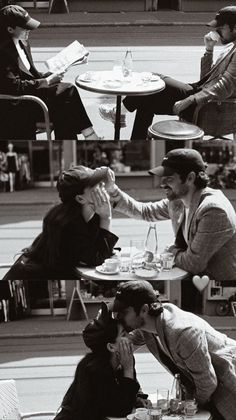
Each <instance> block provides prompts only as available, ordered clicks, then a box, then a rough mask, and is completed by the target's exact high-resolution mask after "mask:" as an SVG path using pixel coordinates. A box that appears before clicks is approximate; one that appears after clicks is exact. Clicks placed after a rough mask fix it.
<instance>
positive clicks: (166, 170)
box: [148, 166, 176, 177]
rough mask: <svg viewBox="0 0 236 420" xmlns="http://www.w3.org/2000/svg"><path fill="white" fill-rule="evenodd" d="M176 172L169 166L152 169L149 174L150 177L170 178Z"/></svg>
mask: <svg viewBox="0 0 236 420" xmlns="http://www.w3.org/2000/svg"><path fill="white" fill-rule="evenodd" d="M175 172H176V171H175V170H174V169H172V168H170V167H169V166H157V167H156V168H153V169H150V170H149V171H148V173H149V174H150V175H155V176H159V177H162V176H170V175H173V174H174V173H175Z"/></svg>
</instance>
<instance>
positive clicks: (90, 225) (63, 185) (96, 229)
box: [4, 166, 118, 280]
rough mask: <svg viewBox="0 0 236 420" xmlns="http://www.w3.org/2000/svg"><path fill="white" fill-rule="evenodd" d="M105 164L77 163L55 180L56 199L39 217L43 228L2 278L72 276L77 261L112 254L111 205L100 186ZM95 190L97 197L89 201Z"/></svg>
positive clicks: (98, 261) (93, 260)
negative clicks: (84, 164) (93, 165)
mask: <svg viewBox="0 0 236 420" xmlns="http://www.w3.org/2000/svg"><path fill="white" fill-rule="evenodd" d="M108 170H109V169H108V168H107V167H101V168H97V169H94V170H93V169H90V168H87V167H85V166H77V167H74V168H72V169H69V170H68V171H64V172H62V174H61V175H60V176H59V179H58V182H57V189H58V192H59V196H60V199H61V203H60V204H57V205H56V206H54V207H53V208H52V209H51V210H49V212H48V213H47V215H46V216H45V218H44V220H43V229H42V232H41V233H40V234H39V236H38V237H37V238H36V239H35V240H34V242H33V243H32V245H31V246H30V247H29V248H26V249H24V250H23V254H22V255H21V256H20V258H19V259H18V260H17V261H16V262H15V263H14V264H13V266H12V267H11V269H10V270H9V271H8V273H7V274H6V275H5V277H4V280H27V279H29V280H34V279H37V280H39V279H47V280H48V279H65V280H66V279H69V280H72V279H75V278H78V277H77V274H76V266H77V265H81V264H82V265H88V266H96V265H100V264H102V263H103V262H104V260H105V259H106V258H109V257H111V256H112V254H113V247H114V245H115V244H116V242H117V240H118V237H117V236H116V235H114V234H113V233H112V232H111V205H110V200H109V195H108V193H107V191H106V189H105V182H106V180H107V171H108ZM94 191H97V193H98V194H99V199H98V200H96V202H94V201H93V198H92V193H93V192H94Z"/></svg>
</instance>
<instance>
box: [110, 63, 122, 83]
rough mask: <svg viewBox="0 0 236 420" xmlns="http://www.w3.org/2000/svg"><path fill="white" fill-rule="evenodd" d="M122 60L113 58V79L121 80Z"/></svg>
mask: <svg viewBox="0 0 236 420" xmlns="http://www.w3.org/2000/svg"><path fill="white" fill-rule="evenodd" d="M122 66H123V62H122V60H115V61H114V62H113V68H112V71H113V76H114V79H115V80H122V79H123V70H122Z"/></svg>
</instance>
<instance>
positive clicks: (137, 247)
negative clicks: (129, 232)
mask: <svg viewBox="0 0 236 420" xmlns="http://www.w3.org/2000/svg"><path fill="white" fill-rule="evenodd" d="M130 259H131V267H132V269H133V270H134V269H135V268H140V267H142V264H143V262H144V241H143V240H139V239H137V240H136V239H135V240H133V239H132V240H131V241H130Z"/></svg>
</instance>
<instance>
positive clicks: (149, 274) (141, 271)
mask: <svg viewBox="0 0 236 420" xmlns="http://www.w3.org/2000/svg"><path fill="white" fill-rule="evenodd" d="M135 275H136V276H137V277H140V278H142V279H153V278H154V277H157V275H158V272H157V271H156V270H153V269H151V270H147V269H145V268H137V269H136V270H135Z"/></svg>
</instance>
